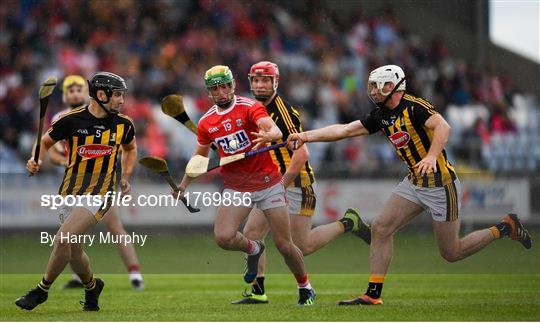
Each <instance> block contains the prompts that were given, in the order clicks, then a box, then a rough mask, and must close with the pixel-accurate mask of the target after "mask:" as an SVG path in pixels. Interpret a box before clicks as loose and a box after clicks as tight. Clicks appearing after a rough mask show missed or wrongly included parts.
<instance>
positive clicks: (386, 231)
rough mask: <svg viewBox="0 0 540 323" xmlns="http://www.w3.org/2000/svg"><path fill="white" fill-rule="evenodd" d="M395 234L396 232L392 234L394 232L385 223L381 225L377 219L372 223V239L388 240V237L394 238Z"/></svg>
mask: <svg viewBox="0 0 540 323" xmlns="http://www.w3.org/2000/svg"><path fill="white" fill-rule="evenodd" d="M393 234H394V232H392V230H391V229H390V228H389V227H388V226H387V225H385V224H384V223H381V222H380V221H377V219H375V221H373V223H371V236H372V237H381V238H387V237H390V236H392V235H393Z"/></svg>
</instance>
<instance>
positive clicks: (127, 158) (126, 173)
mask: <svg viewBox="0 0 540 323" xmlns="http://www.w3.org/2000/svg"><path fill="white" fill-rule="evenodd" d="M136 160H137V141H136V140H135V138H133V140H131V142H130V143H129V144H124V145H122V159H121V160H120V163H121V165H122V178H121V179H120V189H121V190H122V194H129V193H130V191H131V185H130V184H129V180H130V179H131V174H133V169H134V168H135V161H136Z"/></svg>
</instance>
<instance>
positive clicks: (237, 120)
mask: <svg viewBox="0 0 540 323" xmlns="http://www.w3.org/2000/svg"><path fill="white" fill-rule="evenodd" d="M236 126H238V127H241V126H242V119H236Z"/></svg>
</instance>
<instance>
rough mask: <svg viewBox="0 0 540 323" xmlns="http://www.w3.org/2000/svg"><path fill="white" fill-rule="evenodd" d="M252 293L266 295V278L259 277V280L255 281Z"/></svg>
mask: <svg viewBox="0 0 540 323" xmlns="http://www.w3.org/2000/svg"><path fill="white" fill-rule="evenodd" d="M251 292H252V293H253V294H256V295H263V294H264V276H263V277H257V280H255V282H254V283H253V285H252V286H251Z"/></svg>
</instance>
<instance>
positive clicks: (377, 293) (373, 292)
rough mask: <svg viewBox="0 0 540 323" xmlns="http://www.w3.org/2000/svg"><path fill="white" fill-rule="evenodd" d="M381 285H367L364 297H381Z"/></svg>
mask: <svg viewBox="0 0 540 323" xmlns="http://www.w3.org/2000/svg"><path fill="white" fill-rule="evenodd" d="M382 285H383V283H371V282H370V283H369V286H368V289H367V291H366V295H367V296H369V297H371V298H379V297H381V293H382Z"/></svg>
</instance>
